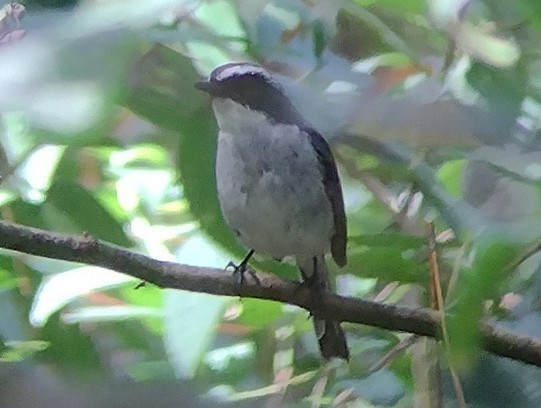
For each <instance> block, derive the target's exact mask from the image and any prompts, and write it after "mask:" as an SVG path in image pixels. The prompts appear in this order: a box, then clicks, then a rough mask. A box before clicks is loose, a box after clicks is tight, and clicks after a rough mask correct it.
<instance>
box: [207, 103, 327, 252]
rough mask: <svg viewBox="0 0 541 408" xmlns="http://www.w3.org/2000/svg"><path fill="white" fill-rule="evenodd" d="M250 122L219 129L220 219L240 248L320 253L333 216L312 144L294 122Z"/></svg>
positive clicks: (217, 177)
mask: <svg viewBox="0 0 541 408" xmlns="http://www.w3.org/2000/svg"><path fill="white" fill-rule="evenodd" d="M237 109H238V107H237ZM217 117H218V120H219V124H220V127H221V128H222V129H223V128H224V127H226V128H227V127H228V126H222V125H223V123H220V117H219V115H217ZM259 119H260V118H259ZM256 122H257V123H255V124H248V125H246V123H245V124H243V125H239V124H237V125H238V126H237V125H235V126H230V128H229V129H227V130H221V131H220V134H219V138H218V151H217V157H216V179H217V186H218V196H219V200H220V204H221V208H222V212H223V215H224V217H225V219H226V221H227V222H228V224H229V225H230V227H231V228H232V229H233V230H234V231H235V233H236V234H237V236H238V238H239V240H240V241H241V242H242V243H243V244H244V245H245V246H246V247H248V248H251V249H254V250H255V251H256V252H259V253H261V254H267V255H270V256H271V257H273V258H277V259H281V258H283V257H284V256H290V255H293V256H316V255H321V254H324V253H326V252H327V251H328V249H329V246H330V240H331V236H332V233H333V217H332V209H331V204H330V202H329V200H328V198H327V196H326V194H325V190H324V186H323V183H322V174H321V167H320V164H319V162H318V159H317V156H316V152H315V150H314V148H313V147H312V145H311V144H310V141H309V139H308V137H307V135H306V134H304V133H301V132H300V131H299V129H298V128H297V127H296V126H290V125H282V126H281V129H280V131H276V128H275V127H272V126H270V125H268V124H266V122H264V121H263V122H262V121H260V120H258V121H256Z"/></svg>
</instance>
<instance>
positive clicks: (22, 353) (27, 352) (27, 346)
mask: <svg viewBox="0 0 541 408" xmlns="http://www.w3.org/2000/svg"><path fill="white" fill-rule="evenodd" d="M47 347H49V343H48V342H46V341H40V340H29V341H7V342H5V343H4V344H3V347H2V350H0V361H2V362H10V363H12V362H17V361H23V360H25V359H28V358H31V357H32V356H33V355H34V354H36V353H38V352H40V351H43V350H45V349H46V348H47Z"/></svg>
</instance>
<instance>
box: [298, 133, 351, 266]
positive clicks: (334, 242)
mask: <svg viewBox="0 0 541 408" xmlns="http://www.w3.org/2000/svg"><path fill="white" fill-rule="evenodd" d="M304 130H305V131H306V133H307V134H308V137H309V140H310V143H311V144H312V146H313V147H314V149H315V151H316V152H317V156H318V159H319V162H320V163H321V166H322V168H323V184H324V186H325V193H326V194H327V197H328V198H329V201H330V202H331V206H332V212H333V218H334V234H333V236H332V238H331V253H332V256H333V259H334V261H335V262H336V264H337V265H338V266H344V265H345V264H346V263H347V258H346V242H347V225H346V214H345V211H344V199H343V196H342V186H341V185H340V178H339V177H338V171H337V170H336V164H335V162H334V157H333V155H332V152H331V149H330V148H329V145H328V143H327V142H326V141H325V139H324V138H323V136H321V135H320V134H319V133H318V132H316V131H315V130H313V129H304Z"/></svg>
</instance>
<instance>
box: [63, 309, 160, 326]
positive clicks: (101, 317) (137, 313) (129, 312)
mask: <svg viewBox="0 0 541 408" xmlns="http://www.w3.org/2000/svg"><path fill="white" fill-rule="evenodd" d="M144 317H162V313H161V311H160V310H158V309H153V308H150V307H137V306H120V305H119V306H87V307H80V308H77V309H72V310H70V311H69V312H66V313H64V314H63V315H62V322H64V323H66V324H75V323H88V322H93V323H100V322H115V321H121V320H128V319H138V318H144Z"/></svg>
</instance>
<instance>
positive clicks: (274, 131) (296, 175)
mask: <svg viewBox="0 0 541 408" xmlns="http://www.w3.org/2000/svg"><path fill="white" fill-rule="evenodd" d="M196 87H197V88H198V89H200V90H202V91H205V92H207V93H208V94H209V95H210V96H211V97H212V107H213V110H214V114H215V116H216V120H217V122H218V126H219V128H220V132H219V135H218V149H217V155H216V180H217V189H218V197H219V201H220V205H221V209H222V212H223V215H224V218H225V220H226V221H227V223H228V224H229V226H230V227H231V228H232V230H233V231H234V233H235V234H236V236H237V237H238V239H239V241H240V242H241V243H243V244H244V245H245V246H246V247H247V248H249V249H250V250H251V251H250V252H249V254H248V256H247V258H245V260H244V261H243V263H242V264H241V265H240V267H241V268H245V267H246V263H247V261H248V259H249V257H250V256H251V254H252V253H253V251H255V252H256V253H259V254H262V255H267V256H270V257H272V258H274V259H280V260H281V259H282V258H284V257H293V258H294V259H295V261H296V263H297V266H298V268H299V270H300V272H301V276H302V278H303V280H304V281H305V282H306V284H308V285H310V287H311V288H312V290H314V291H318V292H316V293H322V292H324V291H328V290H330V289H331V288H330V284H329V278H328V273H327V267H326V264H325V257H324V255H325V254H326V253H328V252H329V250H330V251H331V253H332V256H333V259H334V261H335V262H336V263H337V264H338V265H339V266H344V265H345V264H346V240H347V237H346V217H345V213H344V202H343V197H342V188H341V186H340V180H339V177H338V172H337V170H336V164H335V162H334V158H333V156H332V153H331V150H330V149H329V146H328V144H327V142H326V141H325V139H323V137H322V136H321V135H320V134H319V133H318V132H316V131H315V130H314V129H312V128H310V126H309V124H307V123H306V122H305V120H304V119H303V118H302V117H301V116H300V115H299V113H298V111H297V109H295V107H294V106H293V105H292V103H291V101H290V100H289V99H288V97H287V96H286V95H285V94H284V92H283V89H282V87H281V86H280V85H279V83H278V82H276V81H275V80H274V79H273V78H272V77H271V76H270V75H269V74H268V72H267V71H265V70H264V69H263V68H262V67H260V66H258V65H255V64H252V63H230V64H225V65H222V66H220V67H218V68H216V69H215V70H214V71H213V72H212V73H211V75H210V78H209V79H208V80H207V81H203V82H198V83H197V84H196ZM241 272H242V271H241ZM314 326H315V329H316V334H317V337H318V340H319V347H320V350H321V354H322V356H323V357H324V358H325V359H330V358H333V357H339V358H343V359H346V360H347V359H348V358H349V350H348V347H347V342H346V337H345V335H344V332H343V331H342V329H341V327H340V325H339V323H338V322H335V321H332V320H321V319H314Z"/></svg>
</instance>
